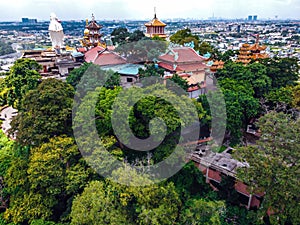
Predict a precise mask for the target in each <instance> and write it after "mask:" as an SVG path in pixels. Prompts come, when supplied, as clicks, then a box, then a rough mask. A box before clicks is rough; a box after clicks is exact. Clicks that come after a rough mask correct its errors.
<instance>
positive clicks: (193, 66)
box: [178, 63, 208, 72]
mask: <svg viewBox="0 0 300 225" xmlns="http://www.w3.org/2000/svg"><path fill="white" fill-rule="evenodd" d="M178 67H179V68H180V69H181V71H186V72H192V71H197V70H204V69H205V68H208V66H206V65H204V64H202V63H200V64H199V63H194V64H180V65H179V66H178Z"/></svg>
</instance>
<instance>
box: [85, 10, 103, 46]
mask: <svg viewBox="0 0 300 225" xmlns="http://www.w3.org/2000/svg"><path fill="white" fill-rule="evenodd" d="M101 28H102V26H101V25H99V24H97V22H96V21H95V17H94V15H93V14H92V20H91V22H90V23H89V22H88V20H86V26H85V30H84V37H83V40H82V45H83V47H88V48H89V47H96V46H99V45H101V41H100V38H101V36H102V34H101V33H100V29H101Z"/></svg>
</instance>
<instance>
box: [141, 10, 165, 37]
mask: <svg viewBox="0 0 300 225" xmlns="http://www.w3.org/2000/svg"><path fill="white" fill-rule="evenodd" d="M145 26H146V34H145V36H146V37H150V38H153V37H154V36H158V37H161V38H166V37H167V35H166V34H165V27H166V26H167V24H165V23H163V22H161V21H160V20H159V19H157V17H156V12H154V18H153V19H152V20H151V21H149V22H148V23H145Z"/></svg>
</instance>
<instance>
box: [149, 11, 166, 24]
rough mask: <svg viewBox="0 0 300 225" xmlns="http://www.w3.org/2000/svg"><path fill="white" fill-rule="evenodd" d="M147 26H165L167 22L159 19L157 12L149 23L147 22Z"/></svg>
mask: <svg viewBox="0 0 300 225" xmlns="http://www.w3.org/2000/svg"><path fill="white" fill-rule="evenodd" d="M145 26H146V27H165V26H167V24H165V23H163V22H161V21H160V20H159V19H157V17H156V14H155V15H154V18H153V19H152V20H151V21H149V22H148V23H145Z"/></svg>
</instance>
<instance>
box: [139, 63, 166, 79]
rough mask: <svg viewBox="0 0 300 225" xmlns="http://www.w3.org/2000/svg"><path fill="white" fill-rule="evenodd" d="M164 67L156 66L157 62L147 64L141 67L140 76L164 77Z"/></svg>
mask: <svg viewBox="0 0 300 225" xmlns="http://www.w3.org/2000/svg"><path fill="white" fill-rule="evenodd" d="M164 71H165V70H164V69H162V68H160V67H157V66H155V64H153V63H151V64H145V68H144V69H142V68H139V76H140V78H144V77H163V75H164Z"/></svg>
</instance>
